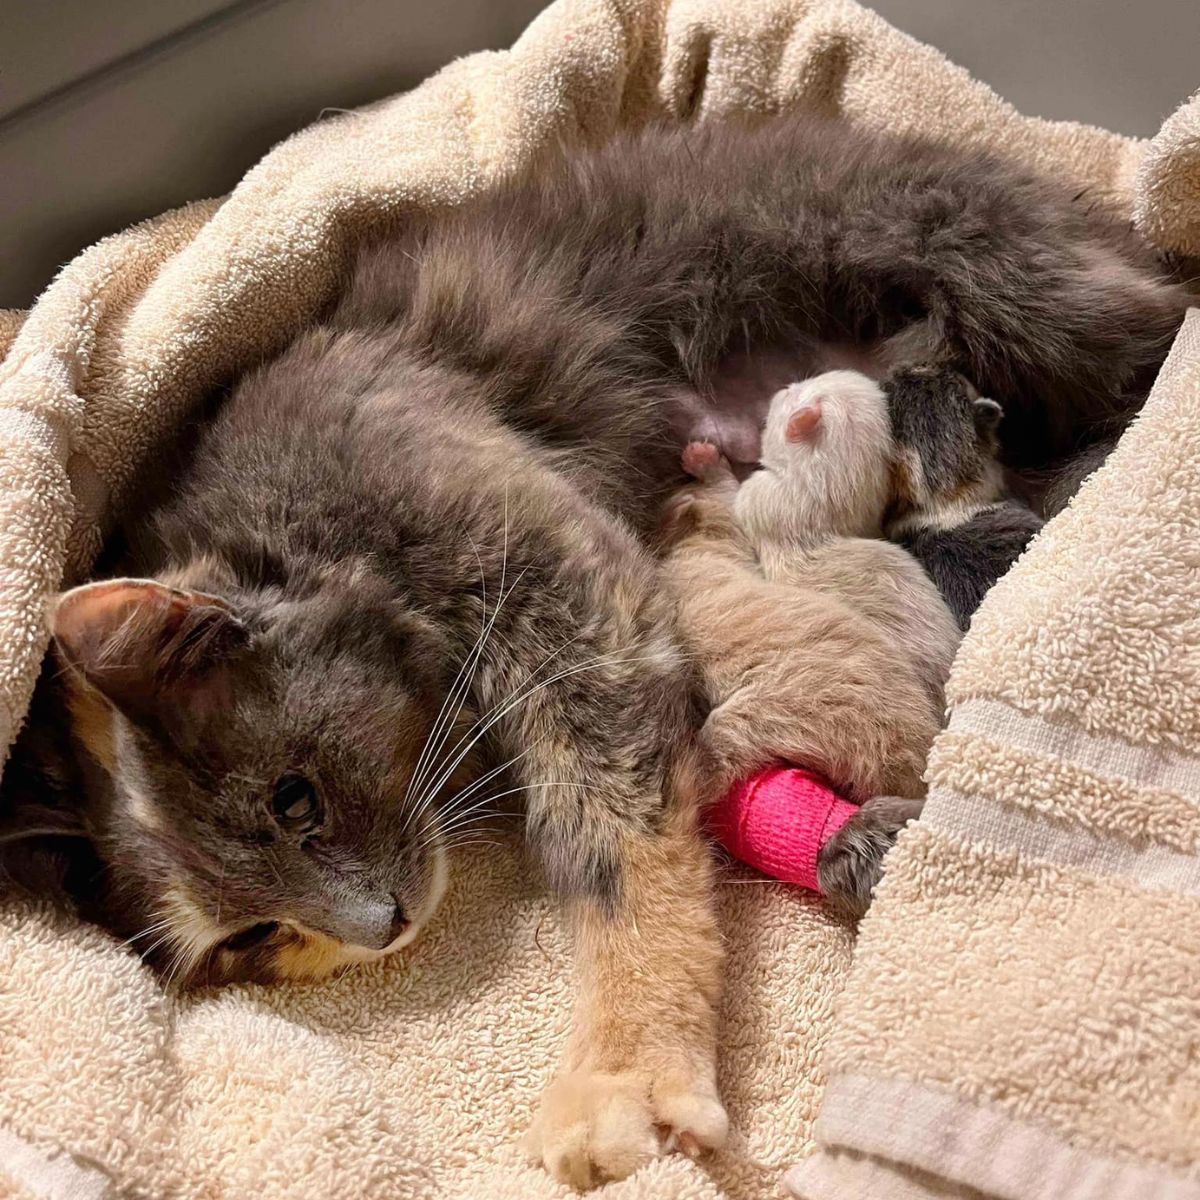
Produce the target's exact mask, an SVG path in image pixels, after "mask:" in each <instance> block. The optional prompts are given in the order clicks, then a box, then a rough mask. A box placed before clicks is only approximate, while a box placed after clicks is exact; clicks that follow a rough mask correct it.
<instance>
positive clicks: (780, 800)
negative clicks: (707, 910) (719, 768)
mask: <svg viewBox="0 0 1200 1200" xmlns="http://www.w3.org/2000/svg"><path fill="white" fill-rule="evenodd" d="M857 811H858V807H857V805H854V804H850V803H849V802H848V801H846V800H843V799H842V798H841V797H840V796H838V795H837V794H836V793H835V792H834V791H833V790H832V789H831V788H830V787H829V785H828V784H826V783H822V782H821V780H820V779H818V778H817V777H816V776H815V775H810V774H809V773H808V772H807V771H801V770H798V769H795V768H790V767H771V768H769V769H767V770H765V771H760V772H759V773H758V774H757V775H754V776H752V777H751V778H750V779H746V780H743V781H742V782H741V783H739V784H736V785H735V786H734V787H733V788H732V789H731V790H730V792H729V794H728V795H727V796H726V797H725V798H724V799H723V800H721V801H719V802H718V803H717V804H715V805H713V807H712V808H711V809H710V810H709V817H708V821H709V827H710V828H711V829H712V831H713V833H714V834H715V835H716V837H717V839H718V840H719V841H720V842H721V844H722V845H723V846H724V847H725V849H726V850H728V851H729V853H730V854H732V855H733V856H734V858H738V859H741V861H742V862H744V863H748V864H749V865H750V866H752V867H755V868H756V869H757V870H759V871H762V872H764V873H765V874H767V875H772V876H774V877H775V878H776V879H782V880H783V881H784V882H785V883H798V884H800V885H801V886H802V887H806V888H808V889H810V890H811V891H814V892H816V891H820V889H819V888H818V886H817V852H818V851H819V850H820V848H821V847H822V846H823V845H824V844H825V843H826V842H827V841H829V839H830V838H831V837H833V835H834V834H835V833H837V831H838V830H839V829H841V827H842V826H843V825H844V824H845V823H846V822H847V821H848V820H849V819H850V818H851V817H852V816H853V815H854V814H855V813H856V812H857Z"/></svg>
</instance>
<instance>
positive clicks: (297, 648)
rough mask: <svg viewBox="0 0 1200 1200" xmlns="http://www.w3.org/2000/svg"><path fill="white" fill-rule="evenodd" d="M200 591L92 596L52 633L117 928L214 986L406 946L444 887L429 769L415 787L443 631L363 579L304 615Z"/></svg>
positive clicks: (307, 974) (174, 585)
mask: <svg viewBox="0 0 1200 1200" xmlns="http://www.w3.org/2000/svg"><path fill="white" fill-rule="evenodd" d="M188 582H189V581H188V580H185V579H173V580H172V581H171V582H170V583H167V582H161V581H155V580H136V579H120V580H113V581H108V582H101V583H94V584H88V585H85V586H83V587H79V588H75V589H74V590H72V591H69V592H67V593H65V594H64V595H63V596H62V597H61V599H60V600H59V601H58V604H57V606H56V609H55V613H54V617H53V630H54V642H55V647H56V651H57V655H58V658H59V660H60V661H61V663H62V664H63V667H64V671H63V675H62V682H63V683H64V684H65V686H66V694H67V697H68V703H69V706H70V708H71V710H72V718H73V719H72V727H73V729H74V732H75V736H76V738H77V739H78V741H79V742H81V743H82V748H83V749H84V751H85V753H84V754H83V755H81V756H80V758H81V759H82V760H83V761H84V762H85V763H86V764H87V774H90V776H91V778H90V779H89V780H88V786H87V788H86V791H87V793H88V801H87V811H86V814H85V824H86V827H87V829H88V832H89V834H90V836H91V838H92V840H93V842H94V843H95V844H96V846H97V849H98V852H99V856H100V858H101V860H102V862H103V863H104V865H105V869H106V871H105V873H106V876H107V884H108V886H107V889H106V890H107V892H108V893H109V895H110V897H111V900H112V902H113V903H114V905H115V907H116V909H117V911H118V914H119V919H120V924H122V925H124V926H126V927H128V928H129V932H130V933H131V934H140V935H141V936H140V938H139V945H140V948H141V949H143V951H148V952H149V953H150V957H151V958H153V959H156V960H157V961H158V963H159V964H160V965H161V966H162V968H163V969H164V970H165V971H166V972H167V973H168V974H169V975H171V976H172V977H175V978H179V979H185V980H192V981H195V982H201V983H203V982H214V983H215V982H224V981H229V980H235V979H257V980H263V981H267V980H272V979H279V978H316V977H320V976H322V975H325V974H327V973H328V972H330V971H331V970H333V969H335V968H337V967H338V966H340V965H342V964H345V963H349V962H356V961H364V960H367V959H371V958H377V957H380V956H381V955H383V954H385V953H387V952H389V951H392V950H395V949H397V948H398V947H400V946H402V945H404V944H406V943H407V942H409V941H411V940H412V939H413V937H414V936H415V935H416V933H417V931H418V930H419V928H420V927H421V925H422V924H423V923H424V922H425V921H426V920H427V918H428V917H429V915H430V913H431V912H432V910H433V909H434V907H435V906H436V905H437V903H438V900H439V899H440V897H441V894H442V890H443V887H444V877H445V869H444V865H443V858H444V855H443V850H442V848H441V840H440V837H439V833H438V829H437V825H436V818H435V808H434V805H433V803H432V799H433V795H434V792H435V791H436V790H437V788H436V785H437V783H438V782H439V779H438V775H437V772H435V771H433V770H427V771H425V772H424V773H423V774H424V778H418V779H416V780H415V781H414V774H415V773H416V767H417V764H418V760H419V759H420V757H421V752H422V750H423V748H424V746H425V745H426V741H427V739H428V737H429V735H430V731H431V729H432V727H433V725H434V723H435V720H436V718H437V715H438V712H439V707H440V705H441V702H442V699H443V697H444V695H445V686H446V680H445V679H444V678H443V677H442V675H441V674H440V669H439V664H444V663H445V661H446V660H447V657H448V656H447V655H446V653H445V648H444V647H443V646H440V645H438V644H437V643H438V642H439V641H440V639H439V636H438V634H437V632H436V630H435V629H433V627H431V626H430V625H429V623H428V622H426V621H424V620H423V619H422V618H420V617H418V616H415V615H414V614H412V613H411V612H406V611H403V610H400V609H398V608H397V607H396V605H395V604H394V603H393V602H392V601H390V600H389V599H388V598H387V597H386V595H384V594H383V593H382V591H380V593H379V594H378V595H373V593H372V588H371V583H370V580H369V578H357V579H351V580H341V581H340V582H339V581H335V582H333V583H330V582H329V581H324V582H323V583H322V584H321V585H319V586H316V587H314V588H313V589H312V591H311V593H310V594H308V595H305V596H301V597H300V598H284V597H283V596H282V595H271V594H269V593H262V592H259V593H253V594H251V595H249V596H245V595H243V596H239V595H238V594H237V592H236V591H234V592H232V593H231V594H227V595H225V596H216V595H212V594H209V593H208V592H206V591H200V590H194V589H193V587H191V586H188ZM427 757H428V756H427ZM426 801H428V802H426ZM143 931H144V932H143Z"/></svg>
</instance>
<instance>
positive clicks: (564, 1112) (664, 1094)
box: [525, 1068, 729, 1191]
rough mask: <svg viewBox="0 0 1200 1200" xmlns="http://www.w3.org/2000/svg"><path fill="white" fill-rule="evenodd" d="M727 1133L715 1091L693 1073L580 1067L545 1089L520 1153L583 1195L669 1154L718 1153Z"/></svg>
mask: <svg viewBox="0 0 1200 1200" xmlns="http://www.w3.org/2000/svg"><path fill="white" fill-rule="evenodd" d="M728 1129H729V1120H728V1118H727V1117H726V1115H725V1110H724V1108H722V1107H721V1102H720V1101H719V1100H718V1099H717V1096H716V1093H715V1092H714V1091H713V1089H712V1087H711V1086H709V1085H707V1084H705V1083H703V1082H701V1081H699V1080H697V1079H695V1078H693V1077H691V1076H685V1075H681V1074H677V1073H674V1072H669V1071H668V1072H665V1073H663V1074H662V1075H661V1076H657V1077H656V1076H654V1075H651V1074H650V1073H649V1072H645V1071H620V1072H605V1071H592V1070H589V1069H587V1068H581V1069H579V1070H576V1071H570V1072H567V1073H566V1074H563V1075H560V1076H559V1077H558V1078H557V1079H555V1080H554V1081H553V1082H552V1083H551V1084H550V1086H549V1087H548V1088H547V1089H546V1092H545V1094H544V1095H543V1097H542V1104H541V1108H540V1110H539V1111H538V1115H537V1119H536V1120H535V1121H534V1125H533V1128H532V1129H531V1130H530V1131H529V1133H528V1135H527V1136H526V1140H525V1148H526V1150H527V1151H528V1152H529V1154H530V1155H531V1156H532V1157H533V1158H535V1159H537V1160H540V1161H541V1162H542V1164H543V1165H544V1166H545V1168H546V1170H547V1171H549V1172H550V1174H551V1175H553V1176H554V1178H555V1179H558V1180H559V1181H561V1182H563V1183H567V1184H570V1185H571V1186H572V1187H574V1188H577V1189H579V1190H580V1191H582V1190H584V1189H586V1188H590V1187H594V1186H596V1185H597V1184H599V1183H602V1182H604V1181H606V1180H614V1179H624V1178H625V1177H626V1176H628V1175H631V1174H632V1173H633V1172H634V1171H636V1170H637V1169H638V1167H640V1166H642V1165H644V1164H645V1163H647V1162H649V1161H650V1160H651V1159H654V1158H657V1157H658V1156H659V1155H661V1154H664V1153H668V1152H670V1151H672V1150H680V1151H682V1152H683V1153H685V1154H689V1155H692V1156H695V1155H698V1154H700V1153H701V1152H703V1151H704V1150H711V1149H716V1148H717V1147H719V1146H720V1145H722V1144H723V1143H724V1141H725V1136H726V1134H727V1132H728Z"/></svg>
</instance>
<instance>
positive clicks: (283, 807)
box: [271, 771, 321, 832]
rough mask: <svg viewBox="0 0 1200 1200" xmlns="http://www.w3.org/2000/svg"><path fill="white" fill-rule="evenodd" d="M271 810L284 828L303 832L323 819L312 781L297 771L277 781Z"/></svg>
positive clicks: (282, 776)
mask: <svg viewBox="0 0 1200 1200" xmlns="http://www.w3.org/2000/svg"><path fill="white" fill-rule="evenodd" d="M271 811H272V812H273V813H274V814H275V820H276V821H278V822H279V824H280V825H281V826H282V827H283V828H284V829H290V830H294V831H296V832H303V831H306V830H309V829H313V828H315V827H316V826H317V825H318V824H319V823H320V820H321V802H320V800H319V799H318V798H317V789H316V788H315V787H313V785H312V781H311V780H310V779H308V778H306V777H305V776H304V775H301V774H299V772H296V771H290V772H289V773H288V774H286V775H281V776H280V777H279V778H278V779H277V780H276V781H275V791H274V793H273V795H272V796H271Z"/></svg>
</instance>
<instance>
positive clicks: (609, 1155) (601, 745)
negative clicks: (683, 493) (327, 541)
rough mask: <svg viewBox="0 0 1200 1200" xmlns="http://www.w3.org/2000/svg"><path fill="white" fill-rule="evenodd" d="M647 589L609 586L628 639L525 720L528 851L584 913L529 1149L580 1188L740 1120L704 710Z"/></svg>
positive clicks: (708, 1141)
mask: <svg viewBox="0 0 1200 1200" xmlns="http://www.w3.org/2000/svg"><path fill="white" fill-rule="evenodd" d="M646 584H652V585H653V584H654V580H653V577H652V576H649V575H645V574H643V572H642V571H641V570H640V569H638V570H630V571H628V572H626V573H624V574H623V576H622V578H620V579H615V580H614V581H613V584H612V586H611V587H607V586H606V587H605V588H604V593H605V595H606V596H607V597H608V598H609V599H608V605H610V606H611V607H610V608H609V609H608V611H607V612H606V613H605V614H604V616H603V618H602V619H601V621H600V625H601V626H602V627H603V628H605V629H611V630H612V631H613V634H614V635H615V638H616V641H615V643H613V644H612V645H611V646H610V645H609V644H608V642H607V639H605V641H604V642H602V643H600V644H597V645H593V646H591V647H589V648H588V649H587V650H585V651H581V652H580V659H579V660H578V662H577V663H575V662H574V661H573V662H572V663H571V664H564V665H563V667H562V674H563V676H564V677H563V678H561V679H560V680H559V681H558V682H556V683H554V684H553V685H552V686H549V687H546V688H544V689H543V690H541V691H539V692H538V693H537V694H536V697H535V698H534V701H533V703H531V704H530V705H526V706H522V708H521V710H520V713H521V724H522V728H521V729H520V730H519V732H518V737H519V740H520V743H521V745H523V746H525V747H528V753H527V754H526V755H525V756H524V757H523V758H522V759H521V763H520V766H521V768H522V771H523V772H525V773H527V775H528V782H529V793H528V794H529V796H530V802H529V810H528V814H527V820H528V828H529V839H530V843H531V845H532V847H533V848H534V849H535V850H536V851H537V853H538V855H539V857H540V858H541V860H542V862H543V863H544V865H545V869H546V873H547V876H548V878H549V880H550V882H551V884H552V885H553V886H554V888H555V890H556V891H557V892H558V893H559V894H560V895H561V896H562V897H563V901H564V904H565V905H566V906H567V907H568V909H569V911H570V915H571V918H572V925H573V929H574V935H575V945H576V957H577V964H578V986H579V996H578V1003H577V1006H576V1012H575V1017H574V1026H573V1030H572V1033H571V1035H570V1038H569V1041H568V1045H567V1048H566V1053H565V1058H564V1062H563V1065H562V1068H561V1070H560V1072H559V1074H558V1075H557V1077H556V1078H555V1079H554V1080H553V1081H552V1082H551V1084H550V1085H549V1087H548V1088H547V1090H546V1093H545V1096H544V1098H543V1101H542V1104H541V1107H540V1110H539V1113H538V1116H537V1119H536V1122H535V1125H534V1128H533V1130H532V1132H531V1134H530V1138H529V1142H528V1145H529V1147H530V1148H531V1149H532V1151H533V1153H534V1155H535V1156H536V1157H537V1158H539V1159H540V1160H541V1161H542V1162H544V1163H545V1165H546V1167H547V1169H548V1170H549V1171H550V1172H551V1173H552V1174H553V1175H554V1176H555V1177H556V1178H558V1179H561V1180H563V1181H565V1182H568V1183H571V1184H573V1185H575V1186H577V1187H587V1186H591V1185H592V1184H596V1183H599V1182H601V1181H603V1180H606V1179H619V1178H623V1177H624V1176H626V1175H628V1174H629V1173H630V1172H632V1171H633V1170H635V1169H636V1168H637V1167H638V1166H639V1165H641V1164H642V1163H644V1162H646V1161H648V1160H649V1159H651V1158H653V1157H655V1156H656V1155H659V1154H662V1153H665V1152H667V1151H670V1150H674V1149H678V1150H682V1151H684V1152H688V1153H698V1152H699V1151H701V1150H703V1149H708V1148H713V1147H716V1146H719V1145H720V1144H721V1142H722V1141H723V1140H724V1137H725V1132H726V1126H727V1121H726V1117H725V1112H724V1109H723V1108H722V1107H721V1103H720V1100H719V1099H718V1096H717V1088H716V1033H717V1029H716V1026H717V1004H718V1000H719V996H720V987H721V968H722V957H723V956H722V946H721V938H720V934H719V932H718V929H717V924H716V918H715V913H714V902H713V881H712V864H711V861H710V854H709V850H708V847H707V844H706V843H705V841H704V840H703V837H702V835H701V832H700V820H699V818H700V806H701V800H702V796H701V791H700V780H701V778H702V775H701V769H700V767H699V752H698V750H697V748H696V744H695V732H696V728H695V727H696V724H697V714H696V712H695V710H694V708H693V703H692V700H691V694H690V684H689V676H688V672H687V668H686V664H685V662H684V660H683V658H682V656H681V654H680V652H679V650H678V649H677V647H676V645H675V641H674V634H673V631H672V630H671V627H670V621H669V614H670V611H671V609H670V606H669V604H668V603H666V602H665V600H664V599H663V598H662V597H661V596H660V595H658V593H657V587H656V586H654V587H653V589H652V590H643V589H644V588H645V585H646ZM592 619H593V621H595V620H596V615H595V614H593V618H592ZM576 648H577V647H575V646H573V647H572V650H574V649H576ZM597 651H599V654H597V653H596V652H597ZM560 661H561V660H560ZM577 672H584V673H583V674H576V673H577ZM576 679H578V681H579V682H575V680H576Z"/></svg>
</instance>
